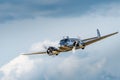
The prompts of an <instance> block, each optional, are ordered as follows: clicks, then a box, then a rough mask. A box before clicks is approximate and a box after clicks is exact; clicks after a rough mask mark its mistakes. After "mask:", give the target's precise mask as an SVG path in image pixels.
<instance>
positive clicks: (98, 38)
mask: <svg viewBox="0 0 120 80" xmlns="http://www.w3.org/2000/svg"><path fill="white" fill-rule="evenodd" d="M117 33H118V32H114V33H111V34H108V35H105V36H101V37H93V38H88V39H84V40H83V42H84V44H85V45H90V44H92V43H94V42H97V41H99V40H102V39H105V38H107V37H110V36H112V35H115V34H117Z"/></svg>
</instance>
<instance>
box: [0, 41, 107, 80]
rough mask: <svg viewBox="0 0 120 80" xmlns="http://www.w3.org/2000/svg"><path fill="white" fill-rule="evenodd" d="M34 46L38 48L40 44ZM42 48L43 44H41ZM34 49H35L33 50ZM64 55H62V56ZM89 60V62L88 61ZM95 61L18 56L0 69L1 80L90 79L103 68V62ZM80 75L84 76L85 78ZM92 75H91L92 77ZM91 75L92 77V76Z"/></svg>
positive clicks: (70, 57)
mask: <svg viewBox="0 0 120 80" xmlns="http://www.w3.org/2000/svg"><path fill="white" fill-rule="evenodd" d="M47 43H48V44H51V43H52V44H56V43H53V42H50V43H49V41H48V42H46V41H45V44H47ZM35 46H38V47H39V46H40V43H38V44H36V45H35ZM41 46H43V43H41ZM35 49H36V48H35ZM63 55H64V54H63ZM90 59H91V60H90ZM93 61H96V59H93V58H92V57H85V58H80V57H79V56H78V55H76V54H72V53H70V55H68V56H61V55H59V56H56V57H52V56H47V55H44V56H41V55H40V56H38V57H37V56H36V57H35V58H34V56H33V57H28V56H22V55H21V56H18V57H16V58H15V59H13V60H11V61H10V62H9V63H8V64H6V65H4V66H3V67H1V68H0V72H1V73H3V76H2V78H1V80H21V79H22V80H26V79H29V80H33V79H45V80H47V79H49V80H56V79H57V80H61V79H69V80H73V79H74V76H76V77H77V78H78V79H82V80H85V78H86V76H88V77H91V76H89V75H91V72H92V73H93V71H94V74H98V73H99V71H100V70H101V69H102V67H103V66H104V63H105V62H104V60H102V61H101V60H99V59H98V60H97V61H96V62H94V63H92V64H90V63H91V62H93ZM79 73H80V74H86V76H83V75H82V78H81V76H79ZM94 74H93V75H94ZM93 75H92V76H93Z"/></svg>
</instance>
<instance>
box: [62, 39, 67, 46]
mask: <svg viewBox="0 0 120 80" xmlns="http://www.w3.org/2000/svg"><path fill="white" fill-rule="evenodd" d="M68 41H69V39H63V40H61V41H60V44H61V45H63V44H65V43H67V42H68Z"/></svg>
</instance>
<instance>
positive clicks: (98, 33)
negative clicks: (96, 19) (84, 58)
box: [97, 29, 101, 38]
mask: <svg viewBox="0 0 120 80" xmlns="http://www.w3.org/2000/svg"><path fill="white" fill-rule="evenodd" d="M97 37H98V38H99V37H101V35H100V31H99V29H97Z"/></svg>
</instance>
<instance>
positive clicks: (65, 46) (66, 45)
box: [23, 29, 118, 56]
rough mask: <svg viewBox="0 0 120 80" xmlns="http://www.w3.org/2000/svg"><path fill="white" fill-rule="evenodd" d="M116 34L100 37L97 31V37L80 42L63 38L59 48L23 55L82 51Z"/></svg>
mask: <svg viewBox="0 0 120 80" xmlns="http://www.w3.org/2000/svg"><path fill="white" fill-rule="evenodd" d="M117 33H118V32H114V33H111V34H107V35H104V36H101V34H100V31H99V30H98V29H97V36H96V37H92V38H87V39H83V40H81V39H80V38H69V37H68V36H67V37H64V38H63V39H62V40H60V42H59V45H60V46H59V47H58V48H56V47H54V46H49V47H48V48H47V50H46V51H45V52H34V53H28V54H23V55H34V54H48V55H50V56H51V55H58V54H60V53H61V52H68V51H71V50H72V49H73V48H74V49H84V48H85V47H86V46H88V45H90V44H92V43H94V42H97V41H99V40H102V39H105V38H107V37H110V36H112V35H115V34H117Z"/></svg>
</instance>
